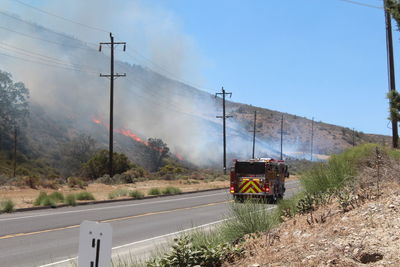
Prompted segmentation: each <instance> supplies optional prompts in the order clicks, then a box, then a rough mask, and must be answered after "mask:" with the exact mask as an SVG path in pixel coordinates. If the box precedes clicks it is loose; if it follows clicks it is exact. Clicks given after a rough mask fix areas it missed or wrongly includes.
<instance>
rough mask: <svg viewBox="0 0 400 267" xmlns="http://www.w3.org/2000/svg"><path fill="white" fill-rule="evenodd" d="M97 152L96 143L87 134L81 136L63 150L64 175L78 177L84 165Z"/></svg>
mask: <svg viewBox="0 0 400 267" xmlns="http://www.w3.org/2000/svg"><path fill="white" fill-rule="evenodd" d="M95 152H96V141H95V140H94V139H93V138H92V137H91V136H90V135H86V134H79V135H78V136H76V137H75V138H73V139H72V140H71V141H70V142H68V143H66V144H65V145H64V146H63V147H62V149H61V154H62V157H63V158H62V161H63V168H64V170H63V175H64V176H71V175H77V174H78V173H79V171H80V170H81V168H82V165H83V164H84V163H86V162H87V161H89V160H90V159H91V158H92V157H93V155H94V153H95Z"/></svg>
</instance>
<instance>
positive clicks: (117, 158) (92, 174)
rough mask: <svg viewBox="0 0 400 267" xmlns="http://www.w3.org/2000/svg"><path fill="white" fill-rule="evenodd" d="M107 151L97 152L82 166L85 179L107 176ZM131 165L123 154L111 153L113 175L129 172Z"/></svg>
mask: <svg viewBox="0 0 400 267" xmlns="http://www.w3.org/2000/svg"><path fill="white" fill-rule="evenodd" d="M108 154H109V152H108V150H105V149H103V150H100V151H98V152H97V153H96V154H95V155H94V156H93V157H92V158H91V159H90V160H89V161H88V162H86V163H85V164H83V174H84V175H85V177H88V178H91V179H96V178H98V177H101V176H104V175H105V174H108V172H109V170H108V166H109V157H108ZM130 166H131V163H130V162H129V160H128V157H127V156H125V155H124V154H120V153H115V152H114V153H113V171H114V174H121V173H123V172H125V171H127V170H129V168H130Z"/></svg>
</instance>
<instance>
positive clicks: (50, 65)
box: [0, 52, 98, 75]
mask: <svg viewBox="0 0 400 267" xmlns="http://www.w3.org/2000/svg"><path fill="white" fill-rule="evenodd" d="M0 55H2V56H5V57H10V58H15V59H19V60H22V61H26V62H31V63H36V64H41V65H46V66H49V67H55V68H61V69H66V70H74V71H80V72H86V73H88V74H96V75H98V72H91V71H88V70H83V69H78V68H72V67H63V66H60V65H56V64H55V63H45V62H40V61H35V60H31V59H26V58H22V57H18V56H15V55H9V54H5V53H2V52H0Z"/></svg>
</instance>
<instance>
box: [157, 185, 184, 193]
mask: <svg viewBox="0 0 400 267" xmlns="http://www.w3.org/2000/svg"><path fill="white" fill-rule="evenodd" d="M161 193H162V194H163V195H176V194H180V193H182V190H181V189H179V188H177V187H173V186H168V187H166V188H164V189H163V190H162V191H161Z"/></svg>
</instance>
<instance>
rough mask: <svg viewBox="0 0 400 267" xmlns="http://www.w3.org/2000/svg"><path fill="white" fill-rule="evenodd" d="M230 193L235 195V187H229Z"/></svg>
mask: <svg viewBox="0 0 400 267" xmlns="http://www.w3.org/2000/svg"><path fill="white" fill-rule="evenodd" d="M230 192H231V193H235V187H234V186H233V185H231V188H230Z"/></svg>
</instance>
